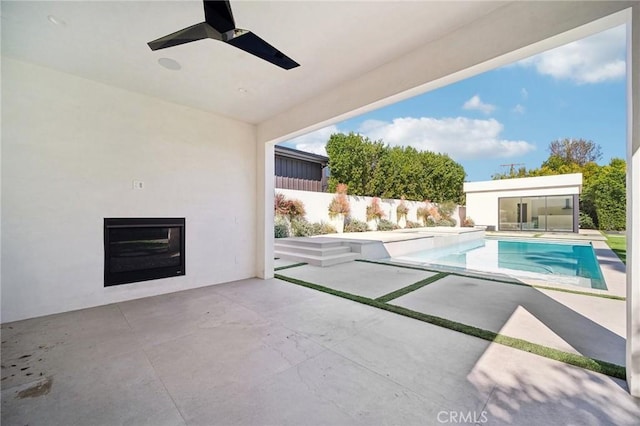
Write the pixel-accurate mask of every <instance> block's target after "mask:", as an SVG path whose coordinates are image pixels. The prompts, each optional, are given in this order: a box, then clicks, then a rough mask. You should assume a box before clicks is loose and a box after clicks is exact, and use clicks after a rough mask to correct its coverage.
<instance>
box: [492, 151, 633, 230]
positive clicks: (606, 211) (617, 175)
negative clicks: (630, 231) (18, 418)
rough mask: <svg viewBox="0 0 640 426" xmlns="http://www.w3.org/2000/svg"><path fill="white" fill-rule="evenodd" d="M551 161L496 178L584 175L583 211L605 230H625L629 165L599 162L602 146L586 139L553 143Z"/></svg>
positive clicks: (616, 162)
mask: <svg viewBox="0 0 640 426" xmlns="http://www.w3.org/2000/svg"><path fill="white" fill-rule="evenodd" d="M549 153H550V155H549V158H547V159H546V160H545V161H544V162H543V163H542V165H541V166H540V168H538V169H529V170H527V169H525V168H521V169H520V170H518V173H498V174H495V175H493V176H492V178H493V179H512V178H516V177H533V176H553V175H560V174H567V173H582V181H583V191H582V194H581V195H580V212H581V214H582V215H583V221H584V222H587V219H586V217H584V216H585V215H586V216H588V217H589V218H590V219H591V222H592V223H593V224H594V225H595V226H596V227H597V228H598V229H602V230H614V229H616V230H617V229H624V227H625V226H626V224H625V215H626V181H625V179H626V163H625V161H624V160H622V159H619V158H614V159H612V160H611V162H610V164H609V165H607V166H599V165H598V164H597V163H596V161H597V160H598V159H600V157H601V156H602V154H601V151H600V146H599V145H597V144H596V143H594V142H593V141H589V140H585V139H562V140H556V141H553V142H551V143H550V144H549Z"/></svg>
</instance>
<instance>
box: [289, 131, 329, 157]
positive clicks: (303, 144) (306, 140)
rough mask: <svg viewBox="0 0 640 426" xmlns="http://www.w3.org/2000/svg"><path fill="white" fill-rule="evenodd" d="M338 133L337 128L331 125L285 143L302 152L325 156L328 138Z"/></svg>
mask: <svg viewBox="0 0 640 426" xmlns="http://www.w3.org/2000/svg"><path fill="white" fill-rule="evenodd" d="M339 132H340V130H338V127H337V126H335V125H332V126H328V127H324V128H322V129H318V130H316V131H315V132H311V133H307V134H306V135H302V136H298V137H297V138H295V139H291V140H290V141H288V142H287V143H286V145H287V146H290V147H292V148H295V149H299V150H300V151H304V152H312V153H314V154H320V155H327V150H326V149H325V145H326V144H327V141H328V140H329V137H330V136H331V135H332V134H334V133H339Z"/></svg>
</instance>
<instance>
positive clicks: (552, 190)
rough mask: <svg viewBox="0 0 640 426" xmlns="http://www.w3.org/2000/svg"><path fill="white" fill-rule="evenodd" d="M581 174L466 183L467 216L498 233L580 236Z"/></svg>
mask: <svg viewBox="0 0 640 426" xmlns="http://www.w3.org/2000/svg"><path fill="white" fill-rule="evenodd" d="M581 190H582V173H572V174H565V175H556V176H540V177H530V178H518V179H503V180H491V181H482V182H466V183H465V184H464V192H465V194H466V196H467V215H468V216H469V217H471V218H473V220H474V221H475V223H476V224H477V225H484V226H487V229H488V230H499V231H544V232H578V216H579V207H578V205H579V204H578V196H579V195H580V192H581Z"/></svg>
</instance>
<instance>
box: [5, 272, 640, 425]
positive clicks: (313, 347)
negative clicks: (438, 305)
mask: <svg viewBox="0 0 640 426" xmlns="http://www.w3.org/2000/svg"><path fill="white" fill-rule="evenodd" d="M294 269H295V268H293V269H291V271H292V270H294ZM29 373H31V374H29ZM28 374H29V375H28ZM1 383H2V424H3V425H25V424H29V425H31V426H34V425H41V424H46V425H70V424H91V425H113V424H133V425H139V424H149V425H184V424H189V425H212V424H223V425H231V424H238V425H263V424H274V425H275V424H277V425H283V424H285V425H286V424H291V425H300V424H330V425H351V424H363V425H365V424H366V425H371V424H402V425H413V424H416V425H418V424H420V425H425V424H439V423H451V418H452V417H451V416H456V418H459V416H461V415H465V416H475V417H474V419H475V420H476V423H478V424H514V425H527V424H531V425H540V424H580V425H605V424H606V425H609V424H616V425H627V424H628V425H632V424H637V421H638V418H640V402H639V401H638V400H635V399H634V398H632V397H631V396H629V394H628V393H627V390H626V384H625V382H624V381H620V380H617V379H613V378H610V377H608V376H604V375H601V374H597V373H593V372H590V371H586V370H583V369H580V368H577V367H573V366H570V365H567V364H563V363H560V362H556V361H553V360H549V359H547V358H543V357H540V356H537V355H533V354H529V353H526V352H523V351H519V350H515V349H512V348H508V347H505V346H501V345H497V344H493V343H490V342H487V341H484V340H481V339H477V338H474V337H471V336H467V335H464V334H461V333H457V332H454V331H451V330H448V329H445V328H440V327H436V326H433V325H430V324H426V323H423V322H420V321H416V320H413V319H410V318H406V317H403V316H399V315H396V314H393V313H389V312H385V311H382V310H379V309H376V308H373V307H369V306H365V305H361V304H358V303H355V302H352V301H349V300H344V299H341V298H338V297H334V296H331V295H328V294H324V293H321V292H318V291H314V290H310V289H307V288H303V287H300V286H296V285H294V284H289V283H286V282H283V281H280V280H276V279H274V280H268V281H262V280H257V279H256V280H254V279H250V280H244V281H240V282H234V283H228V284H223V285H217V286H211V287H204V288H200V289H195V290H189V291H183V292H179V293H173V294H169V295H163V296H156V297H151V298H145V299H139V300H134V301H129V302H124V303H118V304H113V305H107V306H102V307H96V308H91V309H85V310H81V311H75V312H69V313H64V314H58V315H52V316H48V317H42V318H36V319H31V320H25V321H20V322H15V323H7V324H3V325H2V382H1ZM483 412H484V417H483ZM466 418H471V417H466ZM483 419H486V422H484V421H482V420H483Z"/></svg>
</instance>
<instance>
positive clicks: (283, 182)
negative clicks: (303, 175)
mask: <svg viewBox="0 0 640 426" xmlns="http://www.w3.org/2000/svg"><path fill="white" fill-rule="evenodd" d="M275 178H276V183H275V187H276V188H281V189H296V190H298V191H312V192H322V182H321V181H319V180H309V179H298V178H290V177H284V176H276V177H275Z"/></svg>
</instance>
